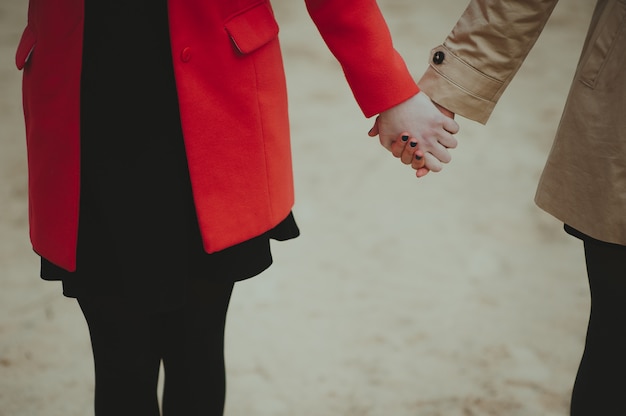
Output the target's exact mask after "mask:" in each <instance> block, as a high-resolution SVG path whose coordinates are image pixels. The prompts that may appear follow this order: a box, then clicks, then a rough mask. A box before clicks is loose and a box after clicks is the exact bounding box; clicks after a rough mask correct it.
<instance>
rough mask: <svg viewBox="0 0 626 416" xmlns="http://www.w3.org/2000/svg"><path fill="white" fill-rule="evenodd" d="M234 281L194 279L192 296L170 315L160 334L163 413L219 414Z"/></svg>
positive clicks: (210, 415)
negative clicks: (213, 281)
mask: <svg viewBox="0 0 626 416" xmlns="http://www.w3.org/2000/svg"><path fill="white" fill-rule="evenodd" d="M232 289H233V284H232V283H212V282H210V281H208V280H206V281H205V280H198V281H195V282H194V283H193V287H192V288H191V290H189V292H190V296H191V299H189V301H188V302H187V305H186V306H185V307H184V308H183V309H182V310H178V311H175V312H173V313H171V314H170V315H169V318H168V321H167V323H166V330H165V331H164V332H163V336H164V337H166V339H165V340H164V341H163V344H164V345H165V350H164V355H163V366H164V369H165V387H164V392H163V415H164V416H177V415H186V416H196V415H203V416H221V415H222V414H223V412H224V401H225V395H226V377H225V368H224V326H225V321H226V312H227V310H228V304H229V302H230V295H231V292H232Z"/></svg>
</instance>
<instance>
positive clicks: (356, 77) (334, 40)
mask: <svg viewBox="0 0 626 416" xmlns="http://www.w3.org/2000/svg"><path fill="white" fill-rule="evenodd" d="M306 4H307V10H308V12H309V14H310V16H311V18H312V19H313V22H314V23H315V25H316V26H317V28H318V30H319V32H320V34H321V35H322V38H323V39H324V41H325V42H326V45H327V46H328V48H329V49H330V51H331V52H332V53H333V55H334V56H335V57H336V58H337V60H338V61H339V63H340V64H341V66H342V68H343V71H344V74H345V76H346V79H347V81H348V84H349V85H350V88H351V89H352V92H353V94H354V97H355V98H356V101H357V103H358V104H359V106H360V107H361V110H362V111H363V113H364V114H365V116H366V117H371V116H373V115H376V114H378V113H380V112H381V111H384V110H387V109H389V108H391V107H393V106H394V105H396V104H399V103H401V102H403V101H405V100H407V99H409V98H411V97H412V96H414V95H415V94H417V93H418V92H419V88H418V87H417V84H416V83H415V81H414V80H413V77H412V76H411V74H410V72H409V70H408V68H407V66H406V64H405V62H404V60H403V59H402V57H401V56H400V54H399V53H398V52H397V51H396V50H395V49H394V47H393V43H392V39H391V34H390V32H389V28H388V26H387V24H386V22H385V20H384V18H383V15H382V13H381V11H380V9H379V7H378V5H377V3H376V1H375V0H306Z"/></svg>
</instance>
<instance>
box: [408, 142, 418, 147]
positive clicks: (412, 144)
mask: <svg viewBox="0 0 626 416" xmlns="http://www.w3.org/2000/svg"><path fill="white" fill-rule="evenodd" d="M409 146H411V147H415V146H417V142H411V143H409Z"/></svg>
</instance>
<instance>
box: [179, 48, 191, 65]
mask: <svg viewBox="0 0 626 416" xmlns="http://www.w3.org/2000/svg"><path fill="white" fill-rule="evenodd" d="M180 59H181V60H182V61H183V62H189V60H190V59H191V48H190V47H186V48H184V49H183V50H182V52H181V53H180Z"/></svg>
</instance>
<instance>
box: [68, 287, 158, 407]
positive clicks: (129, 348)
mask: <svg viewBox="0 0 626 416" xmlns="http://www.w3.org/2000/svg"><path fill="white" fill-rule="evenodd" d="M78 301H79V304H80V307H81V309H82V311H83V314H84V315H85V319H86V320H87V325H88V326H89V333H90V335H91V345H92V349H93V356H94V365H95V372H96V391H95V411H96V415H97V416H126V415H128V416H131V415H132V416H136V415H142V416H158V415H159V406H158V400H157V382H158V374H159V365H160V354H159V351H158V347H157V343H156V342H155V339H154V338H155V337H154V335H153V334H154V333H155V332H156V331H155V328H154V325H155V324H154V321H156V320H155V319H153V318H152V317H151V316H150V315H148V314H145V313H142V312H141V311H138V310H136V309H135V308H133V307H132V306H131V305H130V302H128V301H126V300H124V299H121V298H118V297H113V296H102V297H97V296H96V297H84V298H80V299H79V300H78Z"/></svg>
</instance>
